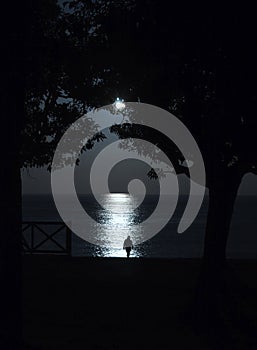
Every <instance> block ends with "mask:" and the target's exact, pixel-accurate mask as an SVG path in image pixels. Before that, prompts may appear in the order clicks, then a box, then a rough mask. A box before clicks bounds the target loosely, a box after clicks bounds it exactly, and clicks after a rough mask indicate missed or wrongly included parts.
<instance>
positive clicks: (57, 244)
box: [22, 221, 72, 255]
mask: <svg viewBox="0 0 257 350" xmlns="http://www.w3.org/2000/svg"><path fill="white" fill-rule="evenodd" d="M71 238H72V236H71V230H70V229H69V227H67V226H66V225H65V223H63V222H56V221H23V223H22V246H23V252H24V253H25V254H62V255H71V252H72V239H71Z"/></svg>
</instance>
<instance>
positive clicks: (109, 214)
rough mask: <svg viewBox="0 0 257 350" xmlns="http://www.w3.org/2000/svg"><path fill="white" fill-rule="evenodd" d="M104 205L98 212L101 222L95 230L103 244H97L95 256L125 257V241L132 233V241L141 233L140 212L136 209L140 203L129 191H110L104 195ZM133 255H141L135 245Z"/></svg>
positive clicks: (96, 225) (96, 224)
mask: <svg viewBox="0 0 257 350" xmlns="http://www.w3.org/2000/svg"><path fill="white" fill-rule="evenodd" d="M101 204H102V206H103V207H104V208H105V209H101V210H100V211H99V212H98V219H99V221H100V222H99V223H95V226H94V228H93V229H94V231H95V235H96V237H97V238H98V239H99V241H101V244H102V246H101V247H100V246H95V249H94V251H95V254H94V255H95V256H112V257H124V256H125V253H124V251H123V242H124V240H125V239H126V238H127V236H128V235H130V237H131V239H132V241H134V242H135V241H136V237H138V235H140V226H138V225H137V223H138V221H139V213H138V211H137V210H136V209H135V208H136V207H137V205H138V204H139V200H138V199H137V198H136V197H133V196H131V195H130V194H127V193H109V194H105V195H104V196H103V197H102V203H101ZM132 255H133V256H137V257H138V256H140V252H139V250H138V249H137V248H136V247H135V249H134V250H133V254H132Z"/></svg>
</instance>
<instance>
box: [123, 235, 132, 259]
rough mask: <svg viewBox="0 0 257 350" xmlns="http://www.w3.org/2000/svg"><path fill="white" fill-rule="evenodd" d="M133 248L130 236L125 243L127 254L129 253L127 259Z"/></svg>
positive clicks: (124, 247)
mask: <svg viewBox="0 0 257 350" xmlns="http://www.w3.org/2000/svg"><path fill="white" fill-rule="evenodd" d="M132 248H133V243H132V241H131V239H130V236H128V237H127V238H126V239H125V241H124V243H123V249H126V252H127V258H129V256H130V252H131V249H132Z"/></svg>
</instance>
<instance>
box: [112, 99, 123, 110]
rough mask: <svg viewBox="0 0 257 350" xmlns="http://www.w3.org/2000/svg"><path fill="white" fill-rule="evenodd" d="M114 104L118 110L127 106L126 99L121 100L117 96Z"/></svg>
mask: <svg viewBox="0 0 257 350" xmlns="http://www.w3.org/2000/svg"><path fill="white" fill-rule="evenodd" d="M114 106H115V108H116V109H117V110H119V111H122V110H123V109H124V108H125V103H124V100H120V99H119V97H117V99H116V101H115V102H114Z"/></svg>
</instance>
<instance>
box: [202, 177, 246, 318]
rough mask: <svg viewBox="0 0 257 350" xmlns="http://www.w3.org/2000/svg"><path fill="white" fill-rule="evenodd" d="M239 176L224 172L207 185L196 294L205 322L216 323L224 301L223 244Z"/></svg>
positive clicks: (226, 235) (238, 183)
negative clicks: (205, 214) (200, 261)
mask: <svg viewBox="0 0 257 350" xmlns="http://www.w3.org/2000/svg"><path fill="white" fill-rule="evenodd" d="M241 179H242V176H239V175H238V174H237V173H236V172H234V173H233V172H231V171H226V172H225V173H223V177H222V178H218V179H216V182H213V183H212V185H210V187H209V210H208V217H207V224H206V233H205V241H204V255H203V261H202V269H201V273H200V278H199V283H198V288H197V294H196V313H197V316H198V317H199V318H200V321H201V322H204V323H205V324H206V325H208V322H209V323H211V324H212V323H213V322H216V320H217V318H219V317H220V315H221V314H222V313H223V307H224V302H226V301H225V299H224V288H225V272H226V245H227V240H228V235H229V228H230V222H231V218H232V214H233V208H234V203H235V199H236V196H237V192H238V188H239V185H240V183H241ZM218 322H219V321H218Z"/></svg>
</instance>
